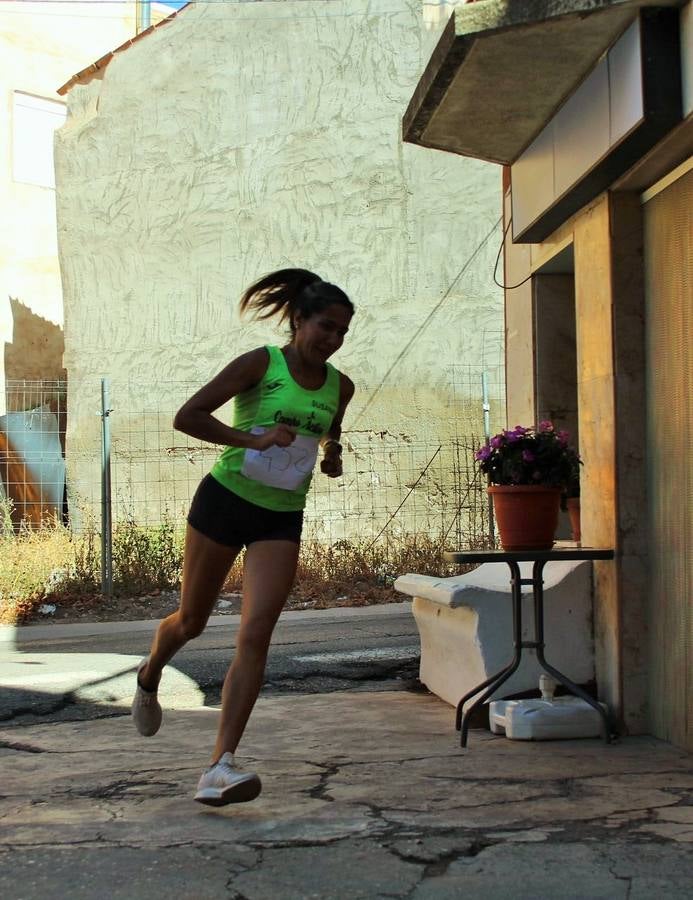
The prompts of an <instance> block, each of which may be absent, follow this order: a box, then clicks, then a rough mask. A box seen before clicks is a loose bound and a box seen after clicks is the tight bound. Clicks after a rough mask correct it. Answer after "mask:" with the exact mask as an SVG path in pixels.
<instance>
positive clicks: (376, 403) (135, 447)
mask: <svg viewBox="0 0 693 900" xmlns="http://www.w3.org/2000/svg"><path fill="white" fill-rule="evenodd" d="M445 376H446V377H445V379H444V380H443V381H442V382H441V384H439V385H416V386H412V387H410V388H406V387H403V386H401V385H400V386H399V392H393V390H392V388H388V389H387V390H383V389H382V386H375V387H373V388H370V389H369V388H367V387H363V386H359V388H360V389H359V394H360V395H361V396H362V397H363V398H365V399H366V401H373V402H368V413H367V415H362V416H360V415H359V413H358V408H363V406H364V405H365V403H364V404H362V406H361V407H358V405H357V409H356V410H355V411H354V412H352V418H351V419H350V418H349V416H347V422H346V427H345V430H344V433H343V437H342V444H343V446H344V475H343V477H342V478H340V479H329V478H326V477H325V476H323V475H321V474H320V473H319V472H317V473H316V475H315V477H314V481H313V486H312V488H311V491H310V493H309V498H308V505H307V507H306V512H305V535H306V537H307V538H308V539H310V540H313V541H317V542H319V543H323V544H329V545H334V544H336V543H338V542H343V541H359V542H360V543H361V544H362V545H363V543H364V542H365V543H367V544H376V543H377V544H379V545H381V546H382V547H383V551H384V553H385V555H387V548H388V547H390V546H392V545H393V544H396V543H397V542H400V543H401V542H402V541H406V540H408V539H410V538H411V537H412V536H414V537H415V536H417V535H419V536H420V535H425V536H426V537H427V539H429V540H431V541H434V542H436V543H438V544H441V545H442V544H446V545H447V546H456V547H468V546H480V545H482V544H483V543H484V542H487V541H488V540H489V534H490V530H491V528H490V522H489V514H488V503H487V497H486V489H485V488H486V485H485V483H483V482H482V480H481V479H480V478H479V476H478V473H477V470H476V468H475V465H474V461H473V453H474V450H475V449H476V448H477V447H478V446H479V445H480V444H481V443H482V442H483V440H484V437H485V432H487V433H488V430H489V429H490V430H491V432H493V431H494V430H497V429H498V428H499V427H502V424H503V410H504V383H503V372H502V368H501V367H500V366H499V365H497V366H489V367H486V368H485V369H484V370H483V371H481V370H479V369H476V368H471V367H466V366H456V367H453V368H452V369H451V370H449V371H448V372H447V373H445ZM101 387H102V385H101V382H97V381H96V380H94V381H90V382H81V383H80V384H79V388H78V389H77V388H76V387H74V386H73V385H72V384H71V386H70V389H69V390H68V386H67V385H66V384H65V383H63V382H7V385H6V408H7V412H6V414H5V415H4V416H2V417H0V479H1V480H2V487H3V490H4V493H5V495H6V497H7V498H8V499H9V500H10V501H11V503H10V504H9V506H10V509H11V520H12V525H13V527H14V528H15V529H17V528H19V527H20V523H21V522H24V523H25V525H29V526H37V525H39V524H40V523H41V522H44V521H45V520H46V518H47V517H50V516H53V517H54V518H55V517H57V518H59V519H61V520H62V521H63V522H65V523H69V526H70V528H71V529H73V530H74V531H76V532H80V531H84V529H85V528H87V527H91V528H93V529H95V530H96V531H98V532H100V533H101V534H102V544H104V543H108V541H109V533H110V531H111V523H112V527H113V528H118V527H119V525H121V524H122V523H133V524H137V525H138V526H142V527H157V526H160V525H161V523H162V521H167V522H173V523H175V524H180V525H181V527H182V525H183V523H184V520H185V515H186V513H187V509H188V507H189V504H190V500H191V498H192V495H193V493H194V491H195V489H196V487H197V485H198V483H199V481H200V479H201V478H202V477H203V476H204V475H205V474H206V473H207V472H208V471H209V470H210V468H211V466H212V464H213V462H214V460H215V459H216V457H217V455H218V453H219V449H220V448H218V447H214V446H212V445H209V444H204V443H202V442H200V441H197V440H195V439H193V438H188V437H187V436H185V435H182V434H181V433H179V432H176V431H175V430H174V429H173V417H174V414H175V411H176V409H177V408H178V407H179V406H180V405H181V404H182V403H183V402H184V400H185V399H187V397H188V396H190V395H191V394H192V393H193V392H194V391H195V390H197V389H198V387H199V385H197V384H190V383H187V382H171V381H167V382H158V383H157V382H151V383H148V384H146V385H145V384H141V383H135V382H119V381H114V382H112V383H109V384H108V388H109V390H108V394H107V395H106V396H105V397H102V394H101ZM217 415H218V416H219V417H220V418H221V419H223V420H224V421H230V419H231V409H230V405H228V406H226V407H222V409H221V410H219V411H218V413H217ZM105 425H107V428H106V427H105ZM104 442H106V443H107V444H108V446H105V443H104ZM106 476H108V477H106ZM103 553H104V547H103V546H102V567H106V568H107V567H108V566H109V562H108V558H107V557H105V556H104V555H103Z"/></svg>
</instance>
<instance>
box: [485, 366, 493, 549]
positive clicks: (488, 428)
mask: <svg viewBox="0 0 693 900" xmlns="http://www.w3.org/2000/svg"><path fill="white" fill-rule="evenodd" d="M481 402H482V409H483V411H484V439H485V442H486V446H487V447H488V445H489V443H490V440H491V401H490V399H489V395H488V372H482V373H481ZM488 536H489V539H490V541H491V546H495V543H496V527H495V522H494V519H493V498H492V497H491V495H490V494H489V495H488Z"/></svg>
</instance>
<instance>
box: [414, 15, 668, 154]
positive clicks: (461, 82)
mask: <svg viewBox="0 0 693 900" xmlns="http://www.w3.org/2000/svg"><path fill="white" fill-rule="evenodd" d="M682 3H683V0H485V2H482V3H472V4H466V5H464V6H461V7H458V8H457V9H456V10H455V11H454V13H453V15H452V17H451V19H450V21H449V23H448V25H447V27H446V29H445V31H444V32H443V35H442V37H441V39H440V41H439V43H438V45H437V47H436V49H435V50H434V52H433V54H432V56H431V59H430V61H429V64H428V66H427V68H426V71H425V72H424V74H423V75H422V77H421V79H420V81H419V84H418V85H417V88H416V91H415V93H414V96H413V97H412V99H411V102H410V104H409V107H408V109H407V112H406V114H405V116H404V122H403V136H404V140H405V141H407V142H409V143H412V144H419V145H421V146H423V147H432V148H434V149H436V150H447V151H450V152H452V153H460V154H462V155H463V156H472V157H476V158H477V159H485V160H489V161H491V162H496V163H502V164H505V165H509V164H511V163H513V162H514V161H515V160H516V159H517V158H518V156H520V154H521V153H522V152H523V150H525V148H526V147H527V146H528V145H529V144H530V143H531V142H532V140H533V139H534V138H535V137H536V135H537V134H538V133H539V132H540V131H541V129H542V128H543V127H544V125H545V124H546V122H547V121H549V119H550V118H551V117H552V116H553V115H554V113H555V112H556V110H557V109H558V108H559V107H560V106H561V105H562V103H563V102H564V100H565V99H566V98H567V97H568V96H569V95H570V94H571V93H572V91H573V90H574V89H575V87H576V86H577V85H578V84H579V83H580V82H581V81H582V79H583V78H584V77H585V76H586V75H587V74H588V73H589V72H590V70H591V69H592V68H593V66H594V65H595V63H596V62H597V61H598V60H599V58H600V57H601V56H602V54H603V53H605V52H606V51H607V50H608V49H609V47H610V46H611V45H612V44H613V43H614V41H615V40H616V39H617V38H618V37H619V35H620V34H621V33H622V32H623V31H624V30H625V29H626V28H627V27H628V25H629V24H630V23H631V22H632V21H633V20H634V19H635V17H636V16H637V12H638V10H639V9H640V8H641V7H645V6H659V7H664V6H681V5H682Z"/></svg>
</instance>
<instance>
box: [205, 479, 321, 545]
mask: <svg viewBox="0 0 693 900" xmlns="http://www.w3.org/2000/svg"><path fill="white" fill-rule="evenodd" d="M188 523H189V524H190V525H192V527H193V528H194V529H195V530H196V531H199V532H201V533H202V534H204V535H205V537H208V538H210V539H211V540H213V541H216V542H217V543H218V544H224V545H225V546H227V547H246V546H248V544H252V543H254V542H255V541H293V542H294V543H296V544H300V543H301V530H302V528H303V511H302V510H300V511H298V512H293V511H290V512H277V511H275V510H273V509H264V507H262V506H256V505H255V504H254V503H249V502H248V501H247V500H244V499H243V498H242V497H239V496H238V494H234V493H233V491H230V490H229V489H228V488H225V487H224V485H223V484H220V483H219V482H218V481H217V480H216V478H214V476H213V475H205V477H204V478H203V479H202V481H201V482H200V484H199V487H198V488H197V490H196V491H195V496H194V497H193V499H192V503H191V505H190V512H189V513H188Z"/></svg>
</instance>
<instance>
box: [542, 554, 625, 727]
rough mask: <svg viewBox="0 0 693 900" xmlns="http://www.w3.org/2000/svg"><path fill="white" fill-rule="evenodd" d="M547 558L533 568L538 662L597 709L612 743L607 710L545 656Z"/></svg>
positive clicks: (571, 690) (557, 679) (572, 691)
mask: <svg viewBox="0 0 693 900" xmlns="http://www.w3.org/2000/svg"><path fill="white" fill-rule="evenodd" d="M545 562H546V560H537V561H536V562H535V563H534V567H533V570H532V581H533V584H534V637H535V640H536V652H537V662H538V663H539V665H540V666H541V667H542V668H543V669H544V670H545V671H547V672H548V673H549V675H552V676H553V677H554V678H555V679H556V681H558V682H559V683H560V684H562V685H563V686H564V687H566V688H568V690H569V691H570V692H571V694H575V696H577V697H580V698H581V699H582V700H584V701H585V702H586V703H589V705H590V706H591V707H592V708H593V709H596V710H597V712H598V713H599V715H600V716H601V720H602V736H603V737H604V740H605V741H606V743H607V744H609V743H611V733H612V732H611V724H610V722H609V716H608V713H607V712H606V710H605V709H604V708H603V707H602V706H601V704H599V703H598V702H597V701H596V700H595V699H594V697H590V695H589V694H588V693H587V691H585V690H583V689H582V688H581V687H580V686H579V685H577V684H575V683H574V682H573V681H571V680H570V678H568V676H567V675H564V674H563V673H562V672H559V671H558V669H555V668H554V667H553V666H551V665H549V663H547V662H546V659H545V658H544V576H543V570H544V564H545Z"/></svg>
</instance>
